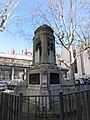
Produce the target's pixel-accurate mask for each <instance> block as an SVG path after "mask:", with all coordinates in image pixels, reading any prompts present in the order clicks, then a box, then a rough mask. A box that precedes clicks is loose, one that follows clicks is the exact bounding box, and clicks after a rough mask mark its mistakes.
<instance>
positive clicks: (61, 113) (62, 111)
mask: <svg viewBox="0 0 90 120" xmlns="http://www.w3.org/2000/svg"><path fill="white" fill-rule="evenodd" d="M59 100H60V120H64V107H63V104H64V103H63V92H60V93H59Z"/></svg>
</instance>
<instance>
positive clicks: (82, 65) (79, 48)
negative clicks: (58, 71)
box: [61, 40, 90, 79]
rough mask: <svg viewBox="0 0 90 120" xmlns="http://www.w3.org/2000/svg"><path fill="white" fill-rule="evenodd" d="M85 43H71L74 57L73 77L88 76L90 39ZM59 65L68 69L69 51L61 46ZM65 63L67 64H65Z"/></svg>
mask: <svg viewBox="0 0 90 120" xmlns="http://www.w3.org/2000/svg"><path fill="white" fill-rule="evenodd" d="M86 44H87V45H86V46H85V44H84V42H82V43H80V44H77V43H75V44H74V45H73V52H74V57H75V78H76V79H77V78H79V77H88V76H90V40H87V43H86ZM61 61H62V62H61V65H63V64H64V67H66V68H67V69H68V67H67V66H69V64H70V62H69V53H68V51H67V50H66V49H65V48H64V47H62V50H61ZM66 64H67V66H66ZM67 77H68V78H69V77H70V72H67Z"/></svg>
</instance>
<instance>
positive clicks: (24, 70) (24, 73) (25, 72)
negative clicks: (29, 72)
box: [24, 69, 26, 80]
mask: <svg viewBox="0 0 90 120" xmlns="http://www.w3.org/2000/svg"><path fill="white" fill-rule="evenodd" d="M24 80H26V69H24Z"/></svg>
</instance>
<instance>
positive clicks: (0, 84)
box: [0, 80, 7, 91]
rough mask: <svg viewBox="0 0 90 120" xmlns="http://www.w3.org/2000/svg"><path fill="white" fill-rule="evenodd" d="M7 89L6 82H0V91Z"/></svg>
mask: <svg viewBox="0 0 90 120" xmlns="http://www.w3.org/2000/svg"><path fill="white" fill-rule="evenodd" d="M6 88H7V82H6V81H5V80H0V91H4V90H6Z"/></svg>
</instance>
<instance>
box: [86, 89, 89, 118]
mask: <svg viewBox="0 0 90 120" xmlns="http://www.w3.org/2000/svg"><path fill="white" fill-rule="evenodd" d="M86 99H87V109H88V119H89V120H90V90H88V91H86Z"/></svg>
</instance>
